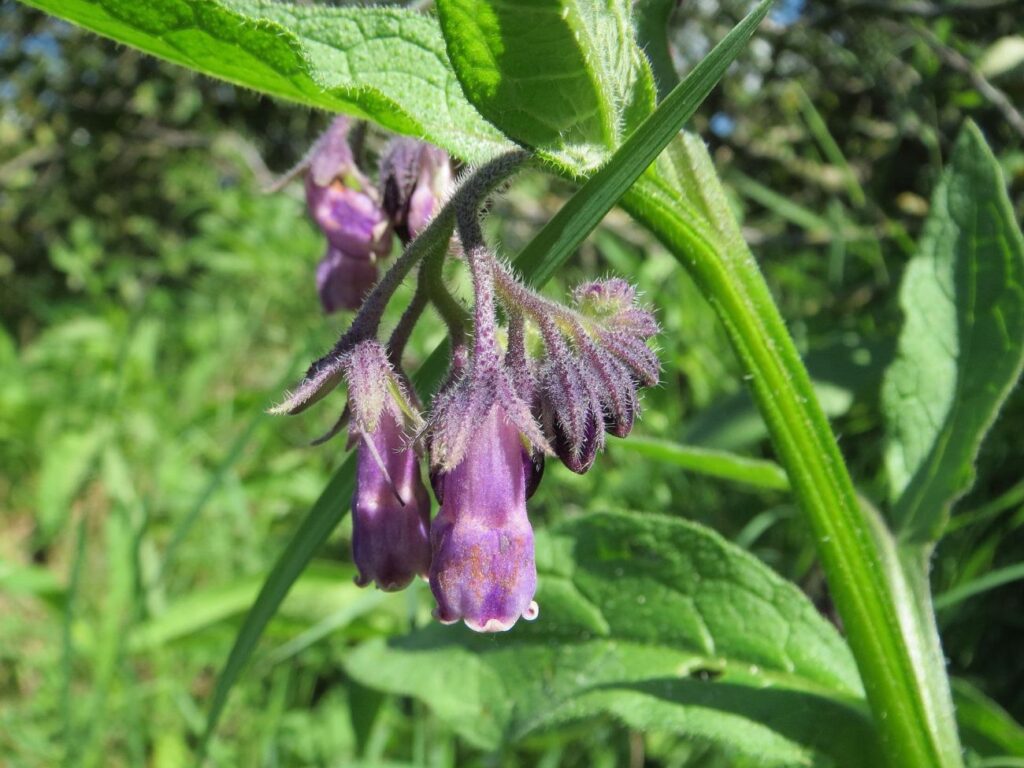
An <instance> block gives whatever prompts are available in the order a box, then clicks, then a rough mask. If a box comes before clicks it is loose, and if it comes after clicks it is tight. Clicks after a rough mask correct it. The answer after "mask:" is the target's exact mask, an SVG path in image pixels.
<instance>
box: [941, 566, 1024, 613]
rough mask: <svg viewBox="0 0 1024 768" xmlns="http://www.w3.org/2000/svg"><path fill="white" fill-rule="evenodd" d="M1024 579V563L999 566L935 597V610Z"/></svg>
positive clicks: (949, 606)
mask: <svg viewBox="0 0 1024 768" xmlns="http://www.w3.org/2000/svg"><path fill="white" fill-rule="evenodd" d="M1021 579H1024V563H1014V564H1013V565H1008V566H1006V567H1005V568H997V569H996V570H994V571H989V572H988V573H986V574H985V575H984V576H979V577H978V578H976V579H971V580H970V581H968V582H966V583H964V584H960V585H959V586H956V587H953V588H952V589H950V590H947V591H946V592H943V593H942V594H941V595H939V596H937V597H936V598H935V610H937V611H941V610H943V609H945V608H952V607H953V606H954V605H957V604H958V603H962V602H963V601H964V600H967V599H968V598H971V597H974V596H975V595H980V594H981V593H982V592H988V591H989V590H990V589H996V588H997V587H1002V586H1004V585H1006V584H1012V583H1013V582H1015V581H1020V580H1021Z"/></svg>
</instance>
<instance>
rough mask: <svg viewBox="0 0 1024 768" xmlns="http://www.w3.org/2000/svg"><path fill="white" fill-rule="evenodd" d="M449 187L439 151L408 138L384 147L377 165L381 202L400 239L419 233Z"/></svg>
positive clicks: (446, 167) (443, 155)
mask: <svg viewBox="0 0 1024 768" xmlns="http://www.w3.org/2000/svg"><path fill="white" fill-rule="evenodd" d="M451 185H452V171H451V164H450V163H449V161H448V155H447V153H446V152H445V151H444V150H443V149H439V148H437V147H434V146H431V145H430V144H426V143H424V142H422V141H417V140H416V139H409V138H397V139H394V140H393V141H392V142H391V143H390V144H388V147H387V149H386V150H385V151H384V155H383V156H382V158H381V164H380V189H381V199H382V200H383V206H384V210H385V211H386V213H387V215H388V217H389V218H390V219H391V223H392V225H393V226H394V228H395V231H396V232H397V233H398V235H399V237H401V238H402V239H403V240H411V239H413V238H415V237H416V236H417V235H418V234H419V233H420V232H422V231H423V229H424V228H425V227H426V226H427V223H428V222H429V221H430V219H431V218H433V216H434V214H435V213H436V212H437V209H438V208H439V207H440V206H441V203H442V202H443V201H444V200H445V199H446V198H447V196H448V193H449V192H450V188H451Z"/></svg>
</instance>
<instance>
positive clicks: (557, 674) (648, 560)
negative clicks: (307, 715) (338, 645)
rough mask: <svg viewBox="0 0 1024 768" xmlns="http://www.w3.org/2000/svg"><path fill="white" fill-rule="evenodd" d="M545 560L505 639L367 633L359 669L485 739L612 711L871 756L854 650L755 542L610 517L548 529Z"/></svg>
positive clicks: (688, 728)
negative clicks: (529, 607)
mask: <svg viewBox="0 0 1024 768" xmlns="http://www.w3.org/2000/svg"><path fill="white" fill-rule="evenodd" d="M537 555H538V570H539V572H540V591H539V594H538V601H539V603H540V606H541V615H540V617H539V618H538V619H537V621H536V622H534V623H532V624H525V623H520V624H519V625H517V626H516V628H515V629H514V630H513V631H511V632H510V633H508V634H507V635H502V636H500V637H493V636H481V635H477V634H474V633H472V632H470V631H469V630H466V629H465V628H463V627H442V626H439V625H432V626H430V627H427V628H425V629H423V630H420V631H419V632H416V633H414V634H412V635H411V636H409V637H405V638H397V639H393V640H391V641H390V642H387V641H384V640H380V641H375V642H370V643H367V644H364V645H363V646H361V647H360V648H359V649H357V650H356V651H355V652H354V653H353V654H351V655H350V657H349V658H348V659H347V661H346V668H347V670H348V672H349V673H350V674H351V675H352V676H353V677H355V678H356V679H357V680H358V681H359V682H361V683H363V684H364V685H368V686H371V687H375V688H380V689H383V690H386V691H390V692H393V693H400V694H404V695H410V696H415V697H417V698H421V699H422V700H424V701H425V702H426V703H427V704H428V705H429V706H431V707H432V708H433V709H434V710H435V712H436V713H437V714H438V716H439V717H441V718H442V719H444V720H446V721H448V722H450V723H451V724H452V726H453V727H455V728H456V729H457V730H458V731H459V732H460V733H462V734H463V735H464V736H465V737H466V738H467V739H469V740H471V741H472V742H474V743H476V744H478V745H480V746H483V747H489V748H494V747H497V746H499V745H501V744H502V743H505V742H507V741H511V740H515V739H517V738H520V737H522V736H524V735H526V734H528V733H530V732H531V731H534V730H536V729H539V728H543V727H546V726H550V725H552V724H554V723H556V722H561V721H565V720H567V719H578V718H581V717H585V716H590V715H593V714H598V713H602V712H603V713H609V714H612V715H613V716H616V717H619V718H620V719H623V720H624V721H626V722H627V723H628V724H630V725H632V726H634V727H638V728H666V729H672V730H678V731H681V732H683V733H687V734H690V735H692V736H694V737H697V738H703V739H708V740H711V741H714V742H716V743H719V744H721V745H723V746H725V747H727V748H729V749H732V750H734V751H736V752H738V753H743V754H750V755H756V756H758V757H760V758H762V759H763V760H765V761H766V764H778V765H793V764H810V763H811V761H812V759H813V757H814V755H815V754H816V753H817V752H818V751H819V750H820V751H822V752H825V753H829V752H830V751H832V750H834V749H842V750H843V751H844V755H843V757H844V762H843V765H856V764H858V762H859V761H860V762H864V763H865V764H872V763H871V759H873V757H872V756H873V755H874V752H873V750H874V740H873V734H872V732H871V730H870V727H869V725H868V724H867V720H866V716H865V713H864V711H863V709H862V705H861V697H862V696H863V694H862V691H861V688H860V682H859V680H858V677H857V671H856V668H855V667H854V664H853V660H852V658H851V656H850V653H849V651H848V649H847V648H846V646H845V645H844V643H843V641H842V640H841V639H840V637H839V635H838V634H837V633H836V631H835V630H834V629H833V628H832V627H831V626H830V625H829V624H828V622H826V621H825V620H824V619H823V618H822V617H821V616H820V615H819V614H818V612H817V611H816V610H815V609H814V606H812V605H811V604H810V602H809V601H808V600H807V599H806V598H805V597H804V596H803V595H802V594H801V593H800V592H799V590H797V589H796V588H795V587H794V586H793V585H791V584H789V583H787V582H785V581H784V580H783V579H781V578H780V577H778V576H777V575H775V574H774V573H772V572H771V571H769V570H768V569H767V568H766V567H765V566H764V565H762V564H761V563H760V562H758V561H757V560H756V559H755V558H753V557H751V556H750V555H749V554H747V553H746V552H744V551H742V550H740V549H739V548H737V547H735V546H733V545H731V544H729V543H727V542H726V541H724V540H723V539H721V538H720V537H719V536H717V535H716V534H714V533H713V532H711V531H710V530H708V529H705V528H702V527H700V526H696V525H693V524H691V523H687V522H683V521H681V520H676V519H672V518H666V517H660V516H654V515H644V516H639V515H628V514H613V513H601V514H595V515H589V516H586V517H583V518H578V519H575V520H571V521H568V522H565V523H563V524H561V525H559V526H557V527H556V528H555V529H554V530H552V531H549V532H547V533H544V534H541V535H539V536H538V547H537ZM786 708H789V709H787V711H785V712H784V711H782V710H783V709H786ZM798 715H799V716H798ZM840 745H842V746H840ZM832 754H835V753H834V752H832ZM858 758H859V760H858Z"/></svg>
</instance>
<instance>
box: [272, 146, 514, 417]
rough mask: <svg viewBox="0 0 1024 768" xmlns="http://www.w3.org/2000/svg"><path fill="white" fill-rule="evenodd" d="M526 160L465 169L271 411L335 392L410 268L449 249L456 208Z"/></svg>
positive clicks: (510, 156) (296, 409)
mask: <svg viewBox="0 0 1024 768" xmlns="http://www.w3.org/2000/svg"><path fill="white" fill-rule="evenodd" d="M528 157H529V155H528V154H527V153H526V152H523V151H520V150H516V151H514V152H509V153H507V154H504V155H501V156H499V157H496V158H495V159H494V160H491V161H490V162H488V163H486V164H485V165H482V166H480V167H479V168H478V169H473V170H470V171H467V172H466V173H465V174H464V175H463V177H462V178H461V179H460V181H459V183H458V184H457V185H456V190H455V192H454V194H453V195H452V197H451V199H450V200H449V202H448V204H447V205H446V206H445V207H444V208H442V209H441V210H439V211H438V212H437V214H436V215H435V216H434V218H433V219H431V220H430V223H429V224H427V226H426V228H425V229H424V230H423V231H422V232H421V233H420V234H419V236H418V237H416V238H415V239H414V240H413V241H412V242H411V243H409V245H408V247H407V248H406V249H405V251H403V253H402V255H401V256H400V257H399V258H398V259H397V260H396V261H395V263H394V264H393V265H392V266H391V268H390V269H389V270H388V271H387V272H386V273H385V274H384V276H383V277H382V278H381V280H380V281H379V282H378V283H377V284H376V286H375V287H374V288H373V290H372V291H370V293H369V294H368V295H367V296H366V298H365V299H364V301H363V304H362V307H360V309H359V312H358V313H357V314H356V316H355V318H354V319H353V320H352V324H351V325H350V326H349V327H348V330H346V331H345V332H344V333H343V334H342V335H341V338H339V339H338V341H337V342H336V343H335V344H334V346H333V347H332V348H331V350H330V351H329V352H328V353H327V354H325V355H324V356H323V357H321V358H319V359H318V360H315V361H314V362H313V364H312V365H310V366H309V369H308V370H307V371H306V375H305V377H304V378H303V380H302V381H301V382H300V383H299V385H298V386H297V387H296V388H295V391H294V392H292V393H290V394H289V395H288V397H287V398H286V399H285V401H284V402H283V403H281V404H280V405H278V406H276V407H275V408H273V409H271V413H289V414H296V413H301V412H302V411H304V410H306V408H308V407H309V406H311V405H313V403H315V402H317V401H318V400H320V399H321V398H323V397H324V396H325V395H327V394H328V393H329V392H330V391H331V390H333V389H334V388H335V387H336V386H337V385H338V384H339V383H340V382H341V380H342V376H343V373H342V362H343V360H344V358H345V355H346V354H347V353H348V352H349V351H351V350H352V348H353V347H355V345H357V344H359V343H360V342H363V341H366V340H368V339H373V338H376V336H377V332H378V330H379V329H380V322H381V318H382V317H383V316H384V310H385V309H386V308H387V305H388V302H389V301H390V300H391V297H392V296H393V295H394V293H395V291H396V290H397V289H398V286H399V285H401V284H402V281H403V280H405V278H406V277H407V276H408V275H409V272H410V271H411V270H412V269H413V267H415V266H416V265H417V264H418V263H419V262H420V260H421V259H423V258H424V257H426V256H429V255H430V254H432V253H436V252H438V251H441V252H443V251H444V250H446V249H447V248H448V244H449V241H450V240H451V235H452V232H453V230H454V228H455V209H456V208H457V207H460V206H462V207H471V206H476V205H478V204H479V202H480V201H481V200H483V199H484V197H486V196H487V195H488V194H490V193H491V191H493V190H494V188H495V187H497V186H498V185H500V184H501V183H502V182H504V181H505V180H506V179H507V178H508V177H509V176H510V175H511V174H513V173H515V171H517V170H518V169H519V168H521V167H522V165H523V163H524V162H525V161H526V160H527V159H528Z"/></svg>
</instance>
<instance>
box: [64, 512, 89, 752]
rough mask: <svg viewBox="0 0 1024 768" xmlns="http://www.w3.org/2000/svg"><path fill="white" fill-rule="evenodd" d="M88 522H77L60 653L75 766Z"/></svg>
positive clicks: (67, 745) (68, 743)
mask: <svg viewBox="0 0 1024 768" xmlns="http://www.w3.org/2000/svg"><path fill="white" fill-rule="evenodd" d="M85 535H86V534H85V520H84V519H81V520H79V521H78V527H77V530H76V531H75V554H74V559H73V560H72V561H71V577H70V578H69V579H68V592H67V600H66V601H65V603H64V616H63V620H62V622H61V654H60V672H61V686H60V712H61V721H62V727H61V730H62V731H63V733H62V737H63V740H64V761H63V762H64V765H68V766H70V765H75V764H76V755H77V750H76V748H75V747H76V743H75V742H76V738H75V737H76V735H77V734H76V732H75V731H76V729H75V721H74V714H73V713H74V707H73V705H72V703H71V687H72V683H73V680H72V679H71V678H72V676H73V675H74V661H75V643H74V639H73V636H72V630H73V629H74V621H75V611H76V610H77V608H78V595H79V592H78V590H79V586H80V584H81V581H82V568H83V566H84V565H85Z"/></svg>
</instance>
